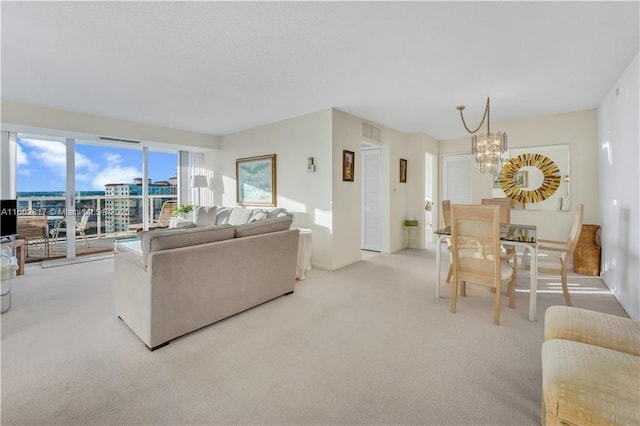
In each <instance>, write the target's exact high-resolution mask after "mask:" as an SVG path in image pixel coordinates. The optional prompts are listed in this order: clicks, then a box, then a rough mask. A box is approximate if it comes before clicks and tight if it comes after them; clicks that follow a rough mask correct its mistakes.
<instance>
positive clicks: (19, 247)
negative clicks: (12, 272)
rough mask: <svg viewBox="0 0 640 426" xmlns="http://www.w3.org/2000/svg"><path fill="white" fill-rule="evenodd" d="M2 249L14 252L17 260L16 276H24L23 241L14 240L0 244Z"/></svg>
mask: <svg viewBox="0 0 640 426" xmlns="http://www.w3.org/2000/svg"><path fill="white" fill-rule="evenodd" d="M2 247H9V248H12V249H14V250H15V251H16V259H17V260H18V270H17V271H16V275H24V240H23V239H16V240H13V241H9V242H7V243H2Z"/></svg>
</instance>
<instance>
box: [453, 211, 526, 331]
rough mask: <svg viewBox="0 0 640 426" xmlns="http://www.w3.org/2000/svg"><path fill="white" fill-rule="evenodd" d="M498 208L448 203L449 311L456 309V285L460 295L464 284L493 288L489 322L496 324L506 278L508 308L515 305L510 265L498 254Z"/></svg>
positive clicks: (463, 289)
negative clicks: (451, 265)
mask: <svg viewBox="0 0 640 426" xmlns="http://www.w3.org/2000/svg"><path fill="white" fill-rule="evenodd" d="M500 252H501V249H500V208H499V207H498V206H479V205H453V206H451V254H452V258H453V284H452V286H451V312H454V313H455V312H456V305H457V299H458V284H460V286H461V288H460V294H461V296H465V295H466V283H467V282H470V283H473V284H481V285H484V286H487V287H490V288H492V289H495V304H494V315H493V323H494V324H495V325H499V324H500V304H501V296H502V291H501V290H502V283H503V282H504V281H508V282H509V284H508V292H507V294H508V297H509V307H511V308H514V307H515V276H514V274H513V268H512V267H511V266H510V265H509V264H508V263H507V262H506V261H505V260H503V259H501V257H500Z"/></svg>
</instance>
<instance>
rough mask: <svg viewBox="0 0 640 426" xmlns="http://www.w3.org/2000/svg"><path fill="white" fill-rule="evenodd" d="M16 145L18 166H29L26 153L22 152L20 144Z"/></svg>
mask: <svg viewBox="0 0 640 426" xmlns="http://www.w3.org/2000/svg"><path fill="white" fill-rule="evenodd" d="M17 145H18V152H17V162H18V166H26V165H27V164H29V156H28V155H27V153H26V152H24V150H23V149H22V146H21V145H20V144H17Z"/></svg>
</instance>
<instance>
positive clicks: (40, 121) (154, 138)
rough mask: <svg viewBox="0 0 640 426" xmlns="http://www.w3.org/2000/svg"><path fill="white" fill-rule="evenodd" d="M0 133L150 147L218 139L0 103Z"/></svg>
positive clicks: (195, 145) (203, 146)
mask: <svg viewBox="0 0 640 426" xmlns="http://www.w3.org/2000/svg"><path fill="white" fill-rule="evenodd" d="M2 130H3V131H14V132H25V133H37V134H43V135H48V136H62V137H65V138H76V139H83V140H98V137H100V136H108V137H114V138H120V139H130V140H138V141H141V142H145V145H147V146H152V147H158V148H162V147H170V148H172V149H179V148H180V147H185V149H189V150H191V151H197V150H200V151H206V150H210V149H214V148H218V137H217V136H213V135H205V134H201V133H194V132H188V131H184V130H177V129H171V128H168V127H161V126H152V125H148V124H141V123H134V122H131V121H125V120H116V119H112V118H107V117H99V116H95V115H89V114H79V113H75V112H69V111H62V110H58V109H52V108H44V107H40V106H35V105H28V104H23V103H18V102H11V101H7V100H2Z"/></svg>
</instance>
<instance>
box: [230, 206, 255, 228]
mask: <svg viewBox="0 0 640 426" xmlns="http://www.w3.org/2000/svg"><path fill="white" fill-rule="evenodd" d="M252 213H253V210H250V209H245V208H242V207H234V208H232V209H231V212H230V213H229V220H227V223H228V224H229V225H242V224H243V223H248V222H249V219H250V218H251V214H252Z"/></svg>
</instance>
